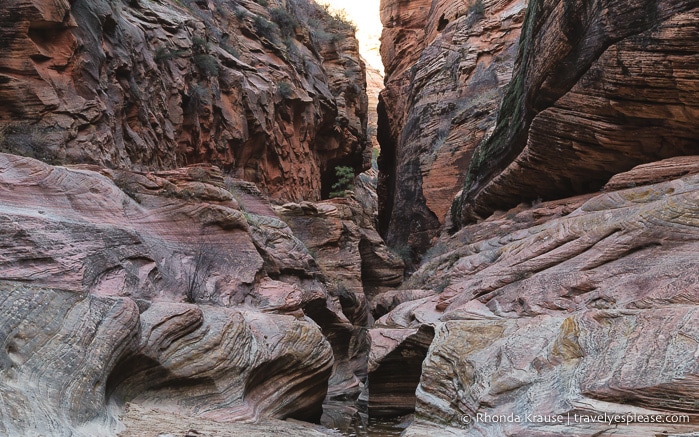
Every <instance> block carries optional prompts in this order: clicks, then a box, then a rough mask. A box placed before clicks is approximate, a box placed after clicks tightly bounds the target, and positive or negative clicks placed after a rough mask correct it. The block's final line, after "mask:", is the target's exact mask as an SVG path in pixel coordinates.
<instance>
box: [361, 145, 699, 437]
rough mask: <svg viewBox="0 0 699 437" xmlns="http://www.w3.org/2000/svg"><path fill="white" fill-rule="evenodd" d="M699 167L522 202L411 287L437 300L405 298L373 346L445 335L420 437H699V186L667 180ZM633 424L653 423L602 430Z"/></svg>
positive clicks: (432, 359) (661, 167)
mask: <svg viewBox="0 0 699 437" xmlns="http://www.w3.org/2000/svg"><path fill="white" fill-rule="evenodd" d="M695 164H696V158H693V159H690V158H682V159H678V160H673V161H672V162H670V161H660V162H658V163H654V164H648V165H643V166H639V167H637V168H634V169H633V170H631V171H630V172H628V173H627V174H619V175H617V177H616V178H617V180H620V181H636V182H635V183H638V185H639V186H636V187H633V188H628V189H622V190H611V191H609V192H607V193H603V194H599V193H598V194H596V195H586V196H579V197H575V198H570V199H561V200H558V201H553V202H544V203H540V204H535V205H520V206H518V207H517V208H515V209H513V210H511V211H507V212H500V213H497V214H495V215H493V216H491V217H490V218H489V219H487V220H485V221H483V222H481V223H478V224H472V225H469V226H466V227H464V228H463V229H461V230H460V231H459V232H457V233H455V234H454V235H452V236H448V235H444V236H443V237H442V238H441V239H440V241H439V243H438V245H437V246H435V249H434V250H433V252H432V254H431V255H432V258H431V259H429V260H425V261H424V262H423V265H422V266H421V268H420V269H419V270H418V271H417V272H416V273H415V274H414V275H413V276H412V278H411V279H410V281H409V282H408V283H407V284H406V285H407V286H408V287H416V288H420V289H422V290H429V289H432V290H433V293H432V294H430V293H428V292H418V291H413V292H410V291H406V292H404V293H403V294H402V295H400V297H401V298H402V299H403V300H404V301H403V302H402V303H400V304H399V305H398V306H396V307H395V308H394V309H392V310H391V311H390V312H389V313H388V314H387V315H385V316H384V317H382V318H381V319H379V320H378V321H377V328H376V329H375V330H374V331H375V332H373V331H372V333H371V335H372V338H374V337H378V336H381V335H382V334H381V333H382V332H383V331H384V330H388V332H391V333H392V334H391V338H393V339H394V340H395V341H393V342H392V345H391V346H390V348H394V349H395V348H398V347H400V346H401V345H402V347H408V345H409V343H408V342H407V341H404V340H402V339H404V338H408V337H409V336H410V335H413V333H414V332H415V331H416V329H418V328H421V329H427V328H430V329H434V339H433V340H432V342H431V345H430V346H429V349H428V351H427V354H426V358H425V361H424V362H423V364H422V373H421V377H420V383H419V386H418V388H417V392H416V406H415V410H416V421H415V422H414V423H413V425H411V427H410V428H409V429H408V431H407V432H406V435H408V436H422V435H445V436H447V435H449V436H451V435H453V436H493V437H495V436H503V435H527V436H554V435H572V436H589V435H624V436H642V435H643V436H645V435H649V436H650V435H680V434H684V433H689V432H692V431H697V430H698V429H699V415H697V411H699V410H698V409H697V405H699V398H697V393H698V392H697V390H696V383H697V380H699V379H698V378H699V361H698V360H697V354H696V352H697V348H698V347H699V324H698V323H697V320H698V319H697V317H696V316H697V311H698V310H699V285H698V284H699V278H698V277H697V272H698V271H699V269H697V267H699V266H697V262H698V259H697V256H696V254H697V251H698V250H699V177H698V176H697V175H696V174H688V175H685V176H681V177H674V178H670V180H666V181H664V182H660V183H653V182H654V179H655V178H656V177H657V176H658V175H659V174H662V175H664V176H663V179H667V177H666V176H667V175H668V174H673V173H674V174H677V171H676V170H677V168H678V167H682V168H684V169H688V168H693V167H694V165H695ZM668 169H672V171H669V170H668ZM684 171H685V170H683V171H682V172H681V173H683V172H684ZM689 173H691V172H689ZM642 181H646V182H642ZM642 183H650V184H649V185H642ZM406 299H410V300H406ZM379 325H380V326H381V327H378V326H379ZM377 343H378V342H377ZM384 343H385V342H384ZM421 347H422V346H421ZM421 347H420V348H418V347H414V346H413V347H410V348H409V350H410V351H411V352H413V353H414V354H417V353H418V352H419V350H421ZM383 350H388V348H386V347H383V349H382V348H378V350H377V351H376V352H373V351H372V354H373V355H374V356H376V357H377V358H376V359H375V361H376V362H378V363H381V358H380V357H381V356H382V355H383V354H382V351H383ZM370 384H371V376H370ZM389 390H390V389H389ZM395 390H396V392H397V391H398V388H396V389H395ZM629 413H630V414H636V415H637V417H639V416H640V417H641V419H636V421H634V422H633V423H617V424H609V423H607V424H605V423H600V422H599V421H591V420H589V418H590V417H596V416H598V415H600V414H601V415H604V414H607V415H608V416H612V415H614V414H622V415H626V414H629ZM479 414H480V416H478V415H479ZM486 414H487V415H490V416H491V417H492V416H493V415H498V416H499V415H505V416H509V415H513V417H518V418H519V419H520V420H519V421H514V420H513V421H507V420H497V419H495V420H488V419H487V416H485V415H486ZM558 415H562V416H563V417H564V418H565V420H564V421H563V422H562V423H561V422H556V421H550V420H549V421H546V422H542V421H538V422H537V420H536V419H535V418H533V417H534V416H539V417H557V416H558ZM576 415H577V416H578V417H582V416H584V417H585V418H586V419H577V420H576V418H575V417H576ZM651 415H653V416H657V415H660V416H662V418H663V419H662V420H666V421H674V422H669V423H668V422H666V423H658V422H657V421H656V422H655V423H649V422H648V421H647V420H645V419H644V418H647V417H650V416H651ZM568 417H570V419H568ZM528 418H529V419H528ZM644 420H645V422H644Z"/></svg>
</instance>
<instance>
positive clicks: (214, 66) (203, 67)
mask: <svg viewBox="0 0 699 437" xmlns="http://www.w3.org/2000/svg"><path fill="white" fill-rule="evenodd" d="M192 59H193V60H194V64H195V65H196V66H197V68H198V69H199V71H200V72H201V74H203V75H204V76H206V77H213V76H218V61H217V60H216V58H215V57H213V56H211V55H210V54H208V53H197V54H196V55H194V56H193V57H192Z"/></svg>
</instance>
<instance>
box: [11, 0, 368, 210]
mask: <svg viewBox="0 0 699 437" xmlns="http://www.w3.org/2000/svg"><path fill="white" fill-rule="evenodd" d="M0 29H2V30H0V47H2V48H1V49H0V151H4V152H10V153H15V154H20V155H24V156H30V157H35V158H38V159H41V160H43V161H45V162H49V163H94V164H99V165H101V166H106V167H110V168H127V169H139V170H146V169H151V170H152V169H168V168H175V167H178V166H183V165H186V164H191V163H197V162H208V163H214V164H217V165H219V166H220V167H221V168H223V169H224V170H225V171H226V173H230V174H233V175H234V176H236V177H238V178H242V179H245V180H248V181H252V182H255V183H257V184H259V185H260V187H261V188H262V189H263V190H264V191H266V192H267V193H269V194H270V195H271V196H272V197H273V198H275V199H279V200H283V201H290V200H294V201H300V200H304V199H307V200H318V199H320V198H321V195H323V196H326V197H327V195H328V192H329V191H330V186H331V185H332V183H333V182H334V180H333V178H334V175H335V173H334V168H335V166H337V165H348V166H351V167H353V168H354V169H355V170H357V171H359V170H361V169H365V168H368V166H369V159H368V154H367V152H366V151H365V148H366V147H367V144H368V141H367V138H366V123H367V97H366V93H365V86H366V84H365V80H364V64H363V62H362V61H361V60H360V58H359V53H358V44H357V41H356V39H355V38H354V31H353V30H352V29H351V27H350V26H348V25H347V24H346V23H343V22H342V21H340V20H337V19H335V18H333V17H332V16H330V15H329V14H328V13H327V12H325V11H324V10H322V9H321V8H319V7H318V6H317V5H315V3H311V2H308V1H306V0H294V1H289V2H278V1H275V0H273V1H271V2H269V4H268V5H267V7H263V6H261V5H259V4H257V3H254V2H252V1H247V0H244V1H242V2H235V3H230V2H224V1H218V0H214V1H208V2H206V1H192V0H185V1H173V0H143V1H132V2H126V3H123V2H121V1H114V0H99V1H86V0H78V1H72V2H69V1H67V0H58V1H55V2H49V1H45V0H18V1H13V2H11V3H10V4H8V5H7V7H6V11H5V13H4V14H3V16H2V18H0Z"/></svg>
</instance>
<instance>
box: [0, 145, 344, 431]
mask: <svg viewBox="0 0 699 437" xmlns="http://www.w3.org/2000/svg"><path fill="white" fill-rule="evenodd" d="M98 171H99V172H98ZM240 208H241V205H240V204H239V203H238V201H237V200H236V199H235V198H234V195H233V194H232V193H231V192H229V191H227V190H226V189H225V187H224V182H223V178H222V177H221V173H220V171H219V170H218V169H216V168H214V167H211V166H202V165H197V166H193V167H188V168H183V169H177V170H171V171H166V172H156V173H137V172H128V171H125V170H107V169H99V168H96V167H94V166H84V165H83V166H77V167H75V168H67V167H52V166H49V165H46V164H44V163H41V162H39V161H36V160H34V159H30V158H23V157H18V156H14V155H6V154H0V246H2V254H0V320H1V321H2V323H0V325H1V326H3V328H2V330H3V335H2V338H4V340H3V341H4V345H5V346H4V347H3V349H2V353H0V364H1V367H0V398H1V399H2V402H0V433H3V434H8V435H68V434H70V435H76V436H95V435H104V436H108V435H113V434H114V433H115V432H116V430H117V422H116V416H117V415H118V414H119V411H120V409H121V407H122V406H123V404H124V403H125V402H127V401H128V402H131V403H136V404H138V405H141V406H144V407H145V406H148V407H157V408H163V409H169V410H171V411H172V412H173V413H177V414H186V415H190V416H196V417H198V418H200V419H208V420H218V421H233V420H258V419H261V418H268V417H276V418H286V417H291V418H298V419H304V420H314V421H317V420H319V419H320V416H321V413H322V403H323V401H324V399H325V397H326V394H327V391H328V384H329V381H331V375H332V372H333V367H334V362H335V356H337V357H345V356H347V355H348V349H350V346H348V344H347V343H346V342H345V343H343V342H334V344H332V345H331V344H330V343H329V342H328V338H327V337H326V335H327V333H325V332H324V331H323V330H322V329H321V327H320V326H318V323H324V322H325V319H323V317H319V315H322V314H326V315H327V317H326V318H328V319H332V318H334V319H338V318H340V317H344V316H343V315H342V311H341V308H335V307H334V306H333V302H332V300H331V299H329V296H328V293H327V291H326V288H325V286H324V285H323V283H322V282H321V279H322V278H321V277H320V276H319V275H320V273H319V272H318V268H317V266H315V263H313V262H311V261H312V258H310V256H309V255H308V252H307V251H306V250H305V248H303V245H301V244H300V243H299V241H298V240H297V239H295V238H293V235H292V234H291V232H290V230H289V229H288V227H286V226H282V225H281V222H280V221H279V220H278V219H277V222H275V221H274V220H272V218H271V217H266V218H268V219H269V220H267V221H264V220H262V219H261V218H262V217H264V216H254V217H253V216H251V215H249V214H247V213H243V211H241V210H240ZM248 218H249V219H250V223H251V224H249V223H248ZM275 225H276V227H275ZM253 234H256V236H255V235H253ZM265 235H268V236H269V235H271V236H274V237H275V238H273V239H266V238H265V237H264V236H265ZM275 242H276V243H278V244H279V245H278V247H276V249H275V252H274V253H275V254H277V256H275V257H269V256H267V255H268V254H269V253H270V252H271V251H272V249H274V247H273V245H274V243H275ZM258 247H259V249H258ZM284 251H288V252H287V253H282V252H284ZM294 251H296V252H294ZM294 253H297V254H298V255H303V254H305V256H306V258H305V259H304V258H303V257H300V259H296V256H295V255H294ZM292 258H293V261H292ZM306 268H309V269H310V270H305V269H306ZM268 273H269V274H271V275H274V277H271V276H269V275H268ZM308 315H312V316H313V317H316V318H317V321H318V323H316V322H314V321H313V320H312V319H311V318H309V317H308ZM345 322H346V323H347V324H349V322H347V321H346V319H345ZM332 340H334V339H332Z"/></svg>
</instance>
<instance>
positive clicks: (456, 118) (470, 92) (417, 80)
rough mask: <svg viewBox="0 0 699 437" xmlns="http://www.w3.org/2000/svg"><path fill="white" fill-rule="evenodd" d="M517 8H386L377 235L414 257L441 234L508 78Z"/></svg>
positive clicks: (420, 4) (517, 1)
mask: <svg viewBox="0 0 699 437" xmlns="http://www.w3.org/2000/svg"><path fill="white" fill-rule="evenodd" d="M524 12H525V2H524V1H523V0H511V1H495V0H477V1H468V2H449V1H412V2H401V1H393V0H383V1H382V2H381V20H382V22H383V24H384V31H383V35H382V45H381V55H382V58H383V61H384V64H385V66H386V80H385V83H386V88H385V90H384V91H383V92H382V93H381V103H380V104H379V119H380V122H379V141H380V143H381V157H380V159H379V168H380V171H381V175H380V180H379V198H380V205H381V210H380V231H381V233H382V235H384V237H385V238H386V240H387V242H388V243H389V244H390V245H392V246H394V247H396V248H399V249H400V250H401V251H403V252H405V251H406V249H407V248H409V249H410V251H411V253H410V254H409V255H410V257H411V258H413V259H416V258H417V254H418V253H420V252H422V251H424V250H425V249H426V248H427V247H428V246H429V244H430V242H431V240H432V239H433V238H434V237H435V236H436V235H437V234H438V233H439V230H440V227H441V226H442V224H443V223H444V218H445V216H446V214H447V212H448V211H449V208H450V206H451V202H452V199H453V197H454V195H455V194H456V193H457V192H458V191H459V190H460V189H461V187H462V186H463V182H464V173H465V172H464V169H465V168H466V167H467V166H468V163H469V161H470V159H471V156H472V154H473V151H474V149H475V147H476V146H477V145H478V143H479V142H480V141H481V140H482V139H483V138H484V137H485V136H486V135H487V134H489V131H490V130H491V129H492V127H493V126H494V124H495V115H496V109H497V106H498V103H499V101H500V100H501V98H502V96H503V94H504V87H505V85H507V83H508V82H509V80H510V77H511V75H512V68H513V65H514V61H515V57H516V53H517V42H518V39H519V33H520V28H521V26H522V21H523V19H524Z"/></svg>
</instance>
